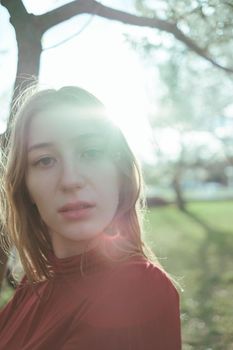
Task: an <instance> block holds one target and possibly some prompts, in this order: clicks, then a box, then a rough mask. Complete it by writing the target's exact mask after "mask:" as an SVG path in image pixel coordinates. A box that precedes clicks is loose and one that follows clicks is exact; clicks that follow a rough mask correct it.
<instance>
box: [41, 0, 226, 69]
mask: <svg viewBox="0 0 233 350" xmlns="http://www.w3.org/2000/svg"><path fill="white" fill-rule="evenodd" d="M84 13H86V14H92V15H97V16H100V17H103V18H106V19H109V20H113V21H118V22H121V23H124V24H129V25H135V26H139V27H149V28H156V29H159V30H161V31H164V32H167V33H170V34H172V35H173V36H174V37H175V38H176V39H177V40H179V41H180V42H182V43H184V44H185V45H186V46H187V47H188V48H189V49H190V50H192V51H193V52H195V53H196V54H198V55H199V56H201V57H202V58H204V59H206V60H207V61H209V62H210V63H212V64H213V65H214V66H215V67H217V68H220V69H222V70H224V71H226V72H228V73H233V68H230V67H225V66H223V65H221V64H219V63H218V62H216V61H215V60H214V59H213V58H212V57H211V56H210V55H209V54H208V52H207V51H206V50H205V49H203V48H201V47H200V46H199V45H197V44H196V43H195V42H194V41H193V40H192V39H191V38H189V37H188V36H186V35H185V34H184V33H183V32H182V31H181V30H180V29H179V28H178V27H177V25H176V24H175V23H172V22H169V21H165V20H161V19H159V18H157V17H153V18H149V17H141V16H136V15H133V14H130V13H127V12H124V11H120V10H116V9H113V8H110V7H108V6H105V5H102V4H101V3H99V2H97V1H95V0H76V1H73V2H71V3H68V4H66V5H64V6H61V7H59V8H58V9H55V10H53V11H50V12H47V13H46V14H43V15H41V16H37V17H38V22H39V25H40V28H41V30H42V32H45V31H46V30H47V29H49V28H51V27H52V26H55V25H57V24H59V23H61V22H63V21H66V20H68V19H70V18H72V17H74V16H76V15H78V14H84Z"/></svg>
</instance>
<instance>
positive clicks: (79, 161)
mask: <svg viewBox="0 0 233 350" xmlns="http://www.w3.org/2000/svg"><path fill="white" fill-rule="evenodd" d="M101 130H102V131H103V130H104V126H103V125H102V124H101V123H100V121H98V120H95V119H93V118H91V119H90V118H89V119H88V117H87V116H85V117H83V116H82V115H80V111H79V110H78V108H75V107H70V106H68V105H61V106H58V107H56V108H51V109H48V110H47V111H45V112H43V113H42V112H41V113H38V114H37V115H36V116H35V117H33V119H32V120H31V122H30V125H29V132H28V143H27V151H28V165H27V171H26V185H27V188H28V191H29V194H30V197H31V200H32V202H33V203H34V204H35V205H36V206H37V209H38V211H39V213H40V216H41V218H42V220H43V221H44V223H45V224H46V225H47V227H48V230H49V233H50V235H51V239H52V244H53V248H54V252H55V254H56V255H57V256H58V257H67V256H71V255H74V254H79V253H81V252H82V251H83V249H84V247H85V246H86V245H87V243H92V244H96V243H97V242H98V239H99V238H100V235H101V234H103V233H104V231H105V229H106V228H107V227H108V225H109V224H110V223H111V221H112V219H113V217H114V215H115V213H116V210H117V207H118V199H119V176H118V172H117V169H116V165H115V164H114V161H113V159H111V156H110V155H109V152H108V147H109V145H108V143H107V141H106V138H105V137H104V136H103V133H102V132H101Z"/></svg>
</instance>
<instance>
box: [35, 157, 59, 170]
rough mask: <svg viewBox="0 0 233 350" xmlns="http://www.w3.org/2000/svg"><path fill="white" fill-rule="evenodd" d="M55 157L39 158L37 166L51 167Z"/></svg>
mask: <svg viewBox="0 0 233 350" xmlns="http://www.w3.org/2000/svg"><path fill="white" fill-rule="evenodd" d="M55 161H56V160H55V158H52V157H43V158H40V159H39V160H37V161H36V162H35V163H34V165H35V166H40V167H42V168H49V167H51V166H53V165H54V163H55Z"/></svg>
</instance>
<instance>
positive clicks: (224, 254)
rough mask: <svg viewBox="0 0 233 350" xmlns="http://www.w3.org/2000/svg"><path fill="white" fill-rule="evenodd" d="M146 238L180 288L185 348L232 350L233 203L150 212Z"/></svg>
mask: <svg viewBox="0 0 233 350" xmlns="http://www.w3.org/2000/svg"><path fill="white" fill-rule="evenodd" d="M145 227H146V234H145V239H146V241H147V242H148V244H149V245H150V246H151V247H152V249H153V251H154V252H155V253H156V255H157V256H158V258H159V260H160V262H161V264H162V265H163V266H164V267H165V268H166V269H167V271H168V272H169V273H170V274H171V275H172V276H173V277H175V278H176V280H177V281H178V282H179V283H180V284H181V286H182V287H183V290H184V291H183V292H182V293H181V316H182V328H183V342H184V346H183V350H191V349H198V350H207V349H208V350H212V349H213V350H222V349H224V350H230V349H233V332H232V324H233V311H232V310H233V202H202V203H192V204H189V206H188V213H181V212H179V211H178V210H177V209H176V208H175V207H173V206H170V207H166V208H154V209H151V210H150V211H149V213H148V214H147V215H146V224H145Z"/></svg>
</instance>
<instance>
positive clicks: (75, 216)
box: [58, 201, 95, 220]
mask: <svg viewBox="0 0 233 350" xmlns="http://www.w3.org/2000/svg"><path fill="white" fill-rule="evenodd" d="M94 207H95V204H94V203H90V202H84V201H78V202H75V203H67V204H65V205H64V206H62V207H61V208H59V209H58V213H59V214H60V215H61V216H62V217H63V218H64V219H67V220H81V219H85V218H87V217H88V216H89V215H90V214H91V212H92V211H93V209H94Z"/></svg>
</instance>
